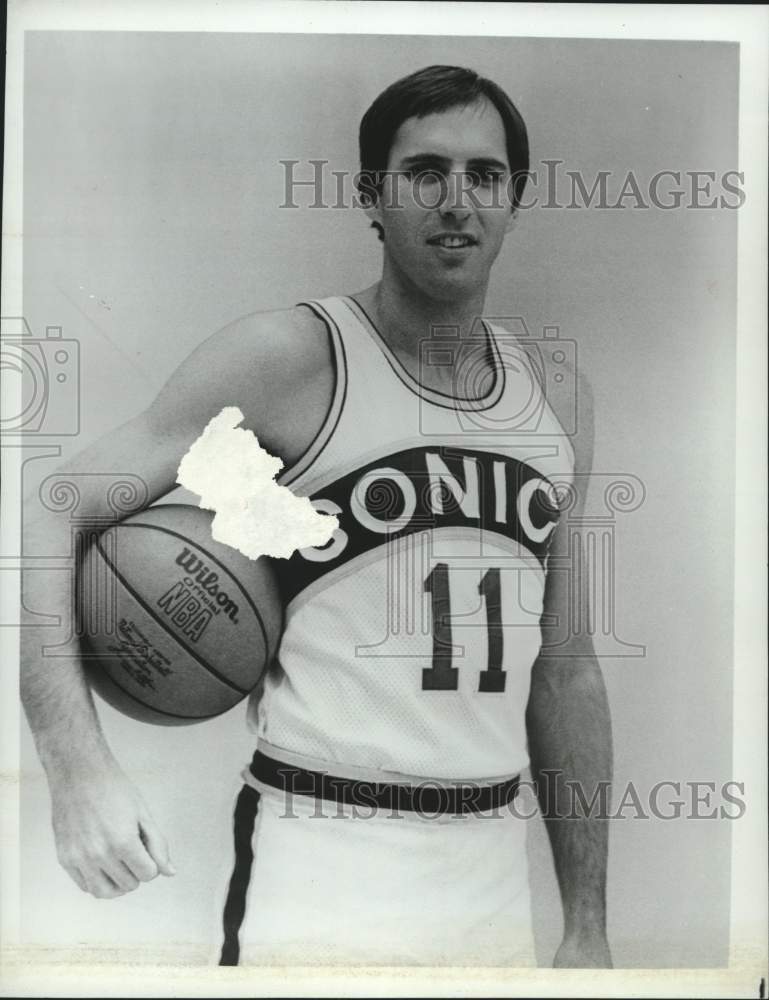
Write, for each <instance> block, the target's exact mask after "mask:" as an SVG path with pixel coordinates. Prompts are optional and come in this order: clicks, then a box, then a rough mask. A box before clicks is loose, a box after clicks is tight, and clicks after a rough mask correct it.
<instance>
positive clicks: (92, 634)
mask: <svg viewBox="0 0 769 1000" xmlns="http://www.w3.org/2000/svg"><path fill="white" fill-rule="evenodd" d="M212 520H213V514H212V513H210V512H209V511H205V510H200V509H199V508H197V507H191V506H184V505H177V504H167V505H163V506H157V507H151V508H148V509H147V510H145V511H142V512H141V513H140V514H135V515H133V516H132V517H129V518H127V519H126V520H125V521H122V522H121V523H120V524H118V525H115V526H113V527H111V528H108V529H107V530H106V531H104V532H103V533H102V534H101V535H100V536H99V537H98V538H97V539H96V541H95V542H94V543H93V544H92V545H91V546H90V548H89V549H88V550H87V552H86V554H85V556H84V559H83V562H82V565H81V569H80V573H79V580H78V583H79V586H78V611H79V618H78V628H79V632H80V635H81V649H82V653H83V663H84V665H85V667H86V670H87V673H88V677H89V680H90V682H91V685H92V687H93V689H94V690H95V691H96V692H97V693H98V694H99V695H100V696H101V697H102V698H104V700H105V701H107V702H108V703H109V704H111V705H112V706H113V707H114V708H117V709H118V710H119V711H121V712H123V713H124V714H126V715H129V716H131V717H132V718H135V719H139V720H141V721H142V722H151V723H156V724H160V725H185V724H189V723H193V722H199V721H202V720H204V719H210V718H212V717H214V716H217V715H221V714H222V713H223V712H226V711H228V710H229V709H230V708H232V707H233V706H234V705H236V704H237V703H238V702H240V701H242V699H243V698H245V697H246V696H247V695H248V694H249V693H250V692H251V691H253V690H254V688H255V687H256V686H257V684H258V683H259V681H260V679H261V677H262V674H263V673H264V671H265V669H266V667H267V666H268V665H269V663H270V661H271V660H272V658H273V657H274V655H275V653H276V651H277V648H278V644H279V641H280V633H281V628H282V622H283V612H282V606H281V602H280V598H279V593H278V586H277V582H276V579H275V575H274V572H273V570H272V567H271V566H270V563H269V562H268V560H266V559H263V558H262V559H256V560H253V559H248V558H247V557H246V556H244V555H242V554H241V553H240V552H238V551H237V550H236V549H234V548H231V547H230V546H228V545H223V544H221V543H220V542H216V541H214V540H213V538H212V537H211V521H212Z"/></svg>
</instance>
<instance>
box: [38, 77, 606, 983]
mask: <svg viewBox="0 0 769 1000" xmlns="http://www.w3.org/2000/svg"><path fill="white" fill-rule="evenodd" d="M360 145H361V161H362V163H361V165H362V170H363V179H362V189H363V192H364V194H365V195H366V198H367V203H366V211H367V213H368V215H369V217H370V219H371V221H372V223H373V225H374V226H375V227H376V229H377V231H378V233H379V235H380V238H381V239H382V245H383V269H382V275H381V279H380V280H379V281H378V282H377V283H376V284H374V285H372V286H371V287H370V288H367V289H365V290H363V291H361V292H357V293H355V294H352V295H346V296H341V297H334V298H330V299H326V300H323V301H319V302H310V303H304V304H301V305H297V306H295V307H293V308H290V309H287V310H285V311H282V312H271V313H262V314H253V315H249V316H246V317H244V318H242V319H239V320H237V321H236V322H234V323H232V324H231V325H229V326H228V327H226V328H225V329H224V330H222V331H220V332H219V333H217V334H215V335H214V336H213V337H211V338H210V339H209V340H208V341H206V342H205V343H203V344H202V345H201V346H200V347H199V348H198V349H197V350H196V351H195V352H194V353H193V354H192V355H191V357H190V358H189V359H188V360H187V361H186V362H185V363H184V364H183V365H182V367H181V368H180V369H179V370H178V371H177V372H176V373H175V374H174V375H173V376H172V377H171V379H170V380H169V382H168V383H167V385H166V387H165V388H164V389H163V391H162V392H161V393H160V395H159V397H158V398H157V400H156V401H155V403H154V404H153V405H152V406H151V407H150V408H149V409H148V410H147V411H146V412H145V413H143V414H142V415H140V416H139V417H137V418H135V419H134V420H132V421H130V422H129V423H128V424H126V425H124V426H123V427H122V428H121V429H120V430H119V431H117V432H115V433H111V434H109V435H108V436H107V437H106V438H104V439H103V440H102V441H100V442H99V443H97V444H95V445H94V446H92V447H91V448H89V449H87V450H86V451H84V452H83V453H81V455H80V456H79V457H78V458H76V459H73V460H72V461H71V462H70V463H69V465H68V470H69V471H71V472H78V471H84V472H93V471H94V470H97V469H114V468H119V469H121V470H126V471H128V470H132V471H134V472H135V473H137V474H138V475H140V476H141V477H142V478H143V480H144V481H145V482H146V483H147V484H148V486H149V491H150V501H154V500H155V499H157V498H159V497H161V496H163V495H164V494H166V493H168V492H169V491H170V490H172V489H173V488H174V486H175V476H176V470H177V468H178V465H179V462H180V460H181V458H182V456H183V455H184V454H185V452H186V451H187V450H188V448H189V447H190V445H191V444H192V443H193V442H194V441H195V440H196V438H197V437H198V436H199V435H200V433H201V431H202V429H203V428H204V427H205V425H206V424H207V423H208V421H209V420H210V419H211V418H212V417H214V416H216V415H217V414H218V413H219V412H220V411H221V410H222V409H223V408H224V407H225V406H232V405H236V406H239V407H240V409H241V410H242V411H243V413H244V414H245V420H244V426H246V427H248V428H250V429H252V430H253V431H254V432H255V433H256V434H257V436H258V439H259V441H260V443H261V444H262V445H263V446H264V447H266V448H267V449H268V450H269V451H270V452H272V453H274V454H276V455H278V456H280V458H281V459H282V460H283V462H284V463H285V472H284V474H283V476H282V478H281V480H280V481H281V482H282V483H284V484H285V485H288V486H290V488H291V489H292V490H294V491H295V492H296V493H298V494H301V495H306V496H310V497H312V498H313V500H314V501H315V503H316V506H317V507H318V509H319V510H322V511H324V512H326V513H335V514H337V515H338V517H339V529H338V531H337V532H336V533H335V536H334V538H333V540H332V541H331V542H330V543H329V544H328V545H327V546H325V547H324V548H322V549H311V550H303V551H301V552H297V553H295V554H294V556H293V557H292V558H291V559H290V560H288V561H286V562H285V563H279V564H278V570H279V574H280V578H281V586H282V589H283V591H284V598H285V601H286V629H285V634H284V636H283V640H282V645H281V649H280V654H279V657H278V662H276V663H275V664H273V666H272V667H271V668H270V671H269V672H268V674H267V676H266V680H265V684H264V693H263V696H262V697H261V699H256V698H255V699H254V701H253V703H252V705H251V706H250V719H251V722H252V724H253V725H254V726H255V728H256V730H257V733H258V738H257V749H256V753H255V756H254V759H253V761H252V762H251V765H250V766H249V767H248V768H247V769H246V771H245V774H244V785H243V789H242V791H241V793H240V795H239V797H238V802H237V805H236V816H235V838H236V852H235V865H234V869H233V872H232V877H231V879H230V881H229V885H228V887H227V888H228V891H227V900H226V905H225V907H224V940H223V945H222V949H221V957H220V961H221V963H222V964H225V965H228V964H236V963H238V962H240V963H243V964H247V963H252V962H253V963H258V962H280V963H290V962H330V963H360V964H364V963H365V964H377V965H381V964H397V963H426V964H442V963H449V964H457V965H474V964H491V965H511V966H514V965H522V964H531V963H532V961H533V957H532V956H533V950H532V934H531V918H530V905H529V888H528V874H527V868H526V854H525V825H526V824H525V822H524V821H523V820H522V819H521V818H520V816H519V815H517V814H516V810H515V802H516V794H517V793H518V791H519V783H520V775H521V772H522V771H523V770H524V769H525V768H526V767H527V766H528V765H529V764H531V769H532V776H533V778H534V779H535V780H539V793H540V801H541V805H542V809H543V811H544V813H545V817H546V822H547V827H548V832H549V835H550V840H551V845H552V850H553V855H554V860H555V868H556V873H557V877H558V881H559V886H560V891H561V896H562V902H563V914H564V934H563V941H562V944H561V946H560V948H559V949H558V952H557V954H556V956H555V965H556V966H562V967H568V966H571V967H588V966H595V967H606V966H609V965H610V964H611V959H610V954H609V949H608V945H607V939H606V918H605V873H606V854H607V832H606V824H605V821H603V820H601V819H598V818H595V817H590V816H588V815H585V814H584V811H583V812H579V811H578V813H577V815H576V816H575V815H574V813H573V804H572V802H571V800H569V801H567V799H566V796H565V782H567V781H571V782H577V783H579V785H580V786H581V788H582V790H583V792H584V796H585V799H586V800H587V801H589V800H590V799H591V797H592V795H593V793H594V791H595V789H596V788H597V787H598V783H599V782H601V781H608V779H609V778H610V773H611V736H610V725H609V717H608V709H607V701H606V695H605V690H604V686H603V682H602V679H601V675H600V671H599V667H598V664H597V662H596V658H595V656H594V653H593V650H592V647H591V644H590V642H589V640H588V639H587V638H586V637H585V635H584V633H578V632H577V630H576V629H574V630H571V629H570V623H571V622H572V621H573V617H572V616H573V615H574V613H575V612H574V609H576V612H577V614H578V615H584V614H585V613H586V610H587V598H586V594H587V592H588V590H589V587H590V581H589V580H586V579H584V578H583V579H582V580H581V587H580V589H579V590H578V591H576V592H572V591H570V590H569V585H568V579H569V577H568V574H567V573H564V572H563V571H560V572H559V571H557V570H558V566H559V560H560V564H563V562H564V560H565V556H566V553H567V548H566V545H565V541H566V539H565V531H566V528H565V522H566V518H565V516H563V515H562V514H560V508H561V506H562V504H561V503H560V501H561V500H562V499H563V497H564V495H565V494H566V493H568V492H569V491H572V494H573V498H574V507H573V510H575V511H576V512H577V513H579V512H580V510H581V508H582V505H583V503H584V496H583V491H584V487H583V485H582V484H584V481H585V479H584V477H585V474H586V473H587V472H588V471H589V469H590V463H591V450H592V418H591V412H590V411H591V407H590V396H589V391H588V390H587V387H586V385H585V384H584V382H582V383H580V386H579V388H580V393H581V395H580V428H579V430H580V433H579V434H578V435H577V436H576V438H574V440H570V439H569V438H568V437H567V436H566V434H565V433H564V431H563V429H562V426H561V423H559V419H558V414H557V413H556V412H554V406H555V405H556V404H555V403H554V401H553V400H552V399H550V400H548V399H546V398H545V397H544V395H543V390H542V388H541V386H540V384H539V381H538V380H537V378H536V373H535V372H534V369H533V365H532V362H531V360H530V358H529V357H528V355H527V353H526V352H525V351H524V350H523V349H522V347H521V346H520V345H517V344H516V343H515V342H514V341H513V340H512V339H511V337H510V335H509V334H506V333H505V331H504V330H503V329H501V328H500V327H499V326H498V325H495V324H493V323H484V322H479V318H480V317H482V316H483V314H484V303H485V297H486V290H487V285H488V281H489V274H490V269H491V266H492V264H493V263H494V261H495V259H496V257H497V255H498V253H499V251H500V248H501V246H502V242H503V240H504V238H505V236H506V234H507V233H508V232H509V231H510V230H511V228H512V226H513V223H514V219H515V210H516V206H517V204H518V203H519V201H520V198H521V195H522V192H523V186H524V185H525V180H526V178H525V171H526V170H527V169H528V139H527V135H526V129H525V126H524V123H523V121H522V119H521V117H520V115H519V113H518V111H517V110H516V108H515V107H514V106H513V104H512V103H511V102H510V100H509V98H508V97H507V96H506V95H505V94H504V92H503V91H501V90H500V89H499V87H497V86H496V85H495V84H493V83H491V82H490V81H488V80H485V79H483V78H480V77H478V76H477V75H476V74H475V73H474V72H472V71H470V70H466V69H460V68H456V67H442V66H432V67H429V68H427V69H424V70H422V71H420V72H417V73H414V74H412V75H411V76H409V77H406V78H405V79H403V80H400V81H398V82H397V83H395V84H393V85H392V86H391V87H389V88H388V89H387V90H386V91H385V92H384V93H383V94H381V95H380V96H379V97H378V98H377V100H376V101H375V102H374V104H373V105H372V106H371V108H370V109H369V111H368V112H367V113H366V115H365V117H364V119H363V122H362V124H361V131H360ZM569 405H573V401H572V402H570V404H569ZM556 487H559V488H560V489H559V490H556ZM80 511H81V512H83V513H84V514H90V515H93V518H94V520H96V519H97V518H98V517H99V516H100V515H103V514H105V513H108V511H106V508H105V502H104V499H103V498H102V497H100V496H96V493H95V491H94V495H92V496H91V495H86V496H84V497H82V499H81V507H80ZM559 514H560V516H559ZM559 522H560V523H559ZM36 530H37V531H38V532H39V533H40V534H41V535H42V537H44V538H46V539H47V540H48V542H47V544H50V545H54V546H55V545H56V544H57V540H56V532H57V531H59V532H60V531H61V530H62V528H61V527H60V526H57V525H56V523H55V521H52V522H51V523H46V522H44V521H43V520H42V515H41V520H40V521H39V522H38V523H37V525H36ZM54 550H55V548H53V549H48V551H54ZM548 568H549V572H548ZM25 586H26V602H27V604H28V606H30V607H35V608H43V607H45V608H46V610H48V609H49V608H50V611H49V613H53V614H56V613H60V614H61V615H62V617H64V616H65V615H66V613H67V612H66V609H67V607H68V601H69V594H68V592H67V588H66V586H65V585H63V584H61V583H60V582H59V581H58V579H57V575H56V574H52V575H51V577H50V579H48V580H46V581H45V585H44V588H43V587H41V584H40V582H39V581H38V580H37V578H36V576H35V575H34V574H33V575H31V576H30V577H29V579H28V580H27V581H26V582H25ZM570 603H571V610H570V607H569V605H570ZM57 609H58V611H57ZM564 629H565V631H564ZM26 633H27V634H26V635H25V650H24V655H23V676H22V693H23V700H24V705H25V708H26V712H27V715H28V718H29V721H30V724H31V727H32V730H33V732H34V735H35V740H36V745H37V748H38V751H39V753H40V757H41V759H42V762H43V764H44V766H45V769H46V772H47V776H48V780H49V786H50V791H51V798H52V807H53V823H54V830H55V835H56V843H57V848H58V853H59V858H60V860H61V863H62V864H63V865H64V867H65V868H66V870H67V871H68V872H69V874H70V875H71V876H72V878H73V879H74V880H75V882H76V883H77V884H78V885H79V886H80V888H81V889H83V890H84V891H87V892H90V893H93V894H94V895H95V896H98V897H100V898H106V897H114V896H119V895H121V894H123V893H125V892H128V891H131V890H132V889H135V888H137V887H138V886H139V884H140V883H141V882H142V881H147V880H150V879H152V878H154V877H155V876H156V875H157V874H158V873H160V874H164V875H169V874H173V867H172V865H171V861H170V858H169V853H168V848H167V846H166V841H165V839H164V838H163V836H162V834H161V833H160V831H159V830H158V829H157V827H156V825H155V823H154V821H153V820H152V818H151V816H150V815H149V813H148V811H147V808H146V806H145V805H144V804H143V802H142V800H141V798H140V795H139V793H138V792H137V791H136V790H135V789H134V787H133V785H132V784H131V783H130V782H129V780H128V779H127V778H126V776H125V775H124V774H123V772H122V771H121V770H120V767H119V765H118V764H117V762H116V761H115V759H114V758H113V756H112V753H111V751H110V749H109V747H108V746H107V744H106V741H105V739H104V737H103V735H102V732H101V730H100V728H99V724H98V720H97V717H96V714H95V711H94V706H93V703H92V700H91V695H90V692H89V689H88V686H87V684H86V682H85V680H84V677H83V673H82V669H81V665H80V663H79V661H78V660H77V649H76V648H75V647H74V646H73V649H72V651H71V652H72V654H73V659H72V660H71V661H62V660H61V659H58V660H57V664H61V663H62V662H67V663H68V664H69V665H68V666H66V667H65V666H59V665H57V668H56V670H50V669H48V668H47V666H44V665H43V662H42V658H41V657H40V656H39V654H38V652H37V651H39V649H40V648H41V646H42V640H41V637H40V636H39V635H36V634H35V630H34V629H28V630H26ZM549 772H556V773H557V774H558V775H559V776H560V778H561V780H560V781H556V782H552V781H551V782H550V783H547V782H545V781H544V780H543V778H544V776H545V775H546V774H547V773H549ZM545 789H547V793H545ZM570 810H571V811H572V818H570V819H568V820H566V819H559V818H558V816H559V815H565V814H568V813H569V812H570Z"/></svg>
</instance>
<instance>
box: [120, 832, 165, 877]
mask: <svg viewBox="0 0 769 1000" xmlns="http://www.w3.org/2000/svg"><path fill="white" fill-rule="evenodd" d="M120 859H121V861H122V862H123V864H124V865H125V866H126V867H127V868H128V870H129V871H130V872H131V873H132V874H133V875H134V876H135V877H136V878H137V879H138V880H139V881H140V882H151V881H152V879H153V878H157V876H158V874H159V872H158V866H157V864H156V862H155V861H154V859H153V858H152V857H151V856H150V855H149V853H148V851H147V849H146V847H145V845H144V839H143V838H140V837H138V836H137V838H136V844H135V845H134V846H133V847H132V848H131V850H129V851H125V852H124V853H123V854H121V855H120Z"/></svg>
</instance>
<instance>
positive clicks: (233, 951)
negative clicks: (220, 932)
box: [219, 785, 259, 965]
mask: <svg viewBox="0 0 769 1000" xmlns="http://www.w3.org/2000/svg"><path fill="white" fill-rule="evenodd" d="M258 811H259V792H257V790H256V789H255V788H252V787H251V786H250V785H244V786H243V787H242V788H241V790H240V794H239V795H238V798H237V801H236V803H235V816H234V822H233V833H234V836H235V865H234V867H233V869H232V876H231V877H230V885H229V889H228V890H227V900H226V902H225V904H224V915H223V920H222V922H223V925H224V943H223V944H222V954H221V958H220V959H219V965H237V964H238V962H239V960H240V940H239V938H238V934H239V933H240V927H241V924H242V923H243V917H244V916H245V913H246V894H247V893H248V883H249V881H250V879H251V867H252V865H253V862H254V848H253V836H254V824H255V823H256V814H257V813H258Z"/></svg>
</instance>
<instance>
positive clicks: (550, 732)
mask: <svg viewBox="0 0 769 1000" xmlns="http://www.w3.org/2000/svg"><path fill="white" fill-rule="evenodd" d="M580 388H581V394H580V404H581V406H580V410H581V420H580V428H579V431H580V439H579V440H578V441H577V443H576V445H575V466H576V469H575V472H576V480H575V486H576V489H577V500H576V503H575V506H574V508H573V509H572V511H570V512H569V518H571V519H572V523H574V521H573V519H574V518H575V517H577V518H578V517H579V516H580V515H581V513H582V511H583V509H584V503H585V491H586V489H587V474H588V473H589V472H590V468H591V464H592V405H591V401H590V393H589V389H588V387H587V386H586V385H585V384H584V383H582V385H581V386H580ZM568 553H569V545H568V519H567V518H566V517H565V516H564V518H562V523H561V524H560V525H559V527H558V528H557V529H556V535H555V538H554V541H553V546H552V549H551V554H550V566H551V568H552V569H551V572H550V573H549V574H548V580H547V586H546V590H545V607H544V610H545V615H553V616H555V618H556V619H557V621H558V622H559V624H558V625H552V626H550V625H546V624H543V629H542V632H543V646H542V650H541V652H540V655H539V657H538V658H537V660H536V662H535V664H534V667H533V670H532V679H531V694H530V697H529V704H528V708H527V715H526V722H527V729H528V736H529V753H530V757H531V765H532V777H533V778H534V780H535V781H536V782H537V784H538V791H539V799H540V806H541V809H542V813H543V815H544V817H545V824H546V827H547V831H548V835H549V838H550V844H551V847H552V851H553V859H554V862H555V870H556V875H557V878H558V884H559V888H560V891H561V900H562V904H563V915H564V937H563V942H562V944H561V946H560V948H559V949H558V953H557V954H556V957H555V962H554V964H555V966H556V967H571V968H587V967H610V966H611V956H610V953H609V947H608V944H607V940H606V863H607V850H608V822H607V819H606V818H605V817H606V814H607V812H608V794H609V783H610V782H611V777H612V739H611V722H610V717H609V706H608V701H607V697H606V689H605V687H604V682H603V678H602V676H601V670H600V667H599V665H598V661H597V659H596V656H595V653H594V651H593V646H592V642H591V640H590V638H589V636H588V635H586V634H585V633H584V626H583V627H582V628H580V627H579V626H578V624H577V623H578V622H580V621H581V622H583V623H584V622H586V621H587V620H588V619H587V617H586V615H587V611H588V594H589V593H590V588H591V581H590V580H589V578H588V576H587V573H586V572H583V573H581V574H579V577H578V579H579V586H580V589H579V592H578V593H577V594H575V595H574V596H575V598H576V604H577V606H578V607H579V614H578V615H577V616H575V614H574V604H572V602H571V595H570V592H569V576H570V574H569V572H568V571H566V572H565V571H563V570H559V569H558V567H559V564H560V565H568ZM576 578H577V577H575V576H573V577H572V580H574V579H576ZM564 637H566V642H565V643H564V644H561V645H558V646H557V647H556V642H557V641H561V640H563V639H564ZM578 792H581V795H580V794H578ZM602 795H603V798H602V797H601V796H602ZM594 796H597V797H596V798H595V799H594ZM591 801H592V802H593V805H592V808H591V806H590V803H591ZM591 813H592V814H591ZM565 817H568V818H565Z"/></svg>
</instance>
